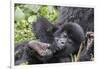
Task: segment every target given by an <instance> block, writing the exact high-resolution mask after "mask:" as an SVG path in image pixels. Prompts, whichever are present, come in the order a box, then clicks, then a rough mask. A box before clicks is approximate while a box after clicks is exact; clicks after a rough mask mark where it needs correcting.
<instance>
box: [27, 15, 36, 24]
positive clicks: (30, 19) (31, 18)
mask: <svg viewBox="0 0 100 69" xmlns="http://www.w3.org/2000/svg"><path fill="white" fill-rule="evenodd" d="M36 19H37V17H36V15H32V16H30V17H29V18H28V22H29V23H32V22H33V21H34V22H35V21H36Z"/></svg>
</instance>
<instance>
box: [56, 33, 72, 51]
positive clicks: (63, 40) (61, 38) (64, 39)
mask: <svg viewBox="0 0 100 69" xmlns="http://www.w3.org/2000/svg"><path fill="white" fill-rule="evenodd" d="M59 32H60V31H59ZM54 40H55V42H56V44H57V47H58V48H59V49H62V48H65V46H66V47H68V46H69V45H70V46H71V45H72V44H73V41H72V39H70V38H69V36H68V34H67V33H66V32H65V31H64V32H60V33H58V32H57V33H55V38H54Z"/></svg>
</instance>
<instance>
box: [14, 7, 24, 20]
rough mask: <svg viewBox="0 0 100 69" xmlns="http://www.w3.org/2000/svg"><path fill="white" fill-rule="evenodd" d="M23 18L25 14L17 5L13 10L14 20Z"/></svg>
mask: <svg viewBox="0 0 100 69" xmlns="http://www.w3.org/2000/svg"><path fill="white" fill-rule="evenodd" d="M23 19H25V14H24V13H23V11H22V10H21V9H20V8H19V7H17V8H16V10H15V21H21V20H23Z"/></svg>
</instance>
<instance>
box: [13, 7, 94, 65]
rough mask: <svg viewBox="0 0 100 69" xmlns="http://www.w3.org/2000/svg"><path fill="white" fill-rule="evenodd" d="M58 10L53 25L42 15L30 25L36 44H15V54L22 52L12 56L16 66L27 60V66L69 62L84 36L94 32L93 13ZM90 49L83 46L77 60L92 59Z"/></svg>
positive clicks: (88, 11)
mask: <svg viewBox="0 0 100 69" xmlns="http://www.w3.org/2000/svg"><path fill="white" fill-rule="evenodd" d="M59 10H60V15H59V17H58V19H57V21H56V24H54V25H53V24H51V23H50V22H49V21H48V20H47V19H46V18H44V17H42V16H40V17H38V19H37V21H36V22H34V23H33V24H32V32H33V33H35V36H36V38H37V39H38V40H39V41H38V42H34V41H32V40H30V41H27V42H23V43H20V44H15V45H16V47H15V53H18V52H17V51H18V50H20V51H19V52H20V53H21V55H15V64H16V65H17V64H20V63H21V62H23V61H26V60H27V61H28V64H43V63H58V62H71V61H72V59H71V55H73V54H77V53H78V50H79V48H80V46H81V44H83V43H84V41H85V38H86V36H85V35H86V33H87V32H89V31H90V32H91V31H92V32H93V31H94V28H93V21H94V12H93V11H94V10H93V8H79V7H73V8H71V7H60V8H59ZM89 39H91V37H89ZM87 40H88V39H87ZM86 42H87V41H86ZM88 45H89V44H88ZM90 45H91V44H90ZM20 46H22V47H20ZM89 47H90V46H89ZM92 47H93V45H92ZM21 49H22V50H23V51H22V50H21ZM93 49H94V48H92V49H91V47H90V48H88V49H87V45H86V46H85V47H84V49H83V52H82V53H81V55H80V57H79V60H78V61H89V60H91V58H90V53H91V51H92V52H93ZM88 50H89V51H88ZM20 53H19V54H20ZM93 53H94V52H93ZM84 54H85V55H84Z"/></svg>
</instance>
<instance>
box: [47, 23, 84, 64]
mask: <svg viewBox="0 0 100 69" xmlns="http://www.w3.org/2000/svg"><path fill="white" fill-rule="evenodd" d="M84 39H85V36H84V31H83V29H82V27H81V26H80V25H78V24H76V23H67V24H63V25H62V26H61V27H60V28H59V29H58V30H57V31H56V32H55V33H54V42H53V43H52V44H51V46H50V47H49V49H50V50H51V51H52V52H53V53H54V54H53V57H52V58H51V59H50V61H48V62H49V63H57V62H69V61H71V59H70V55H71V54H75V53H77V52H78V50H79V47H80V44H81V43H82V41H84Z"/></svg>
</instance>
